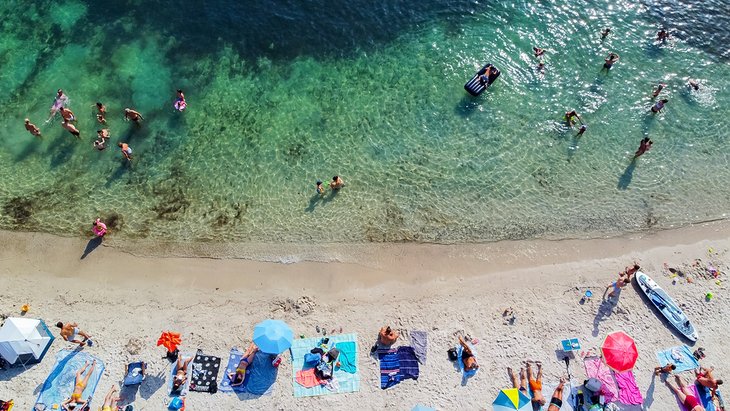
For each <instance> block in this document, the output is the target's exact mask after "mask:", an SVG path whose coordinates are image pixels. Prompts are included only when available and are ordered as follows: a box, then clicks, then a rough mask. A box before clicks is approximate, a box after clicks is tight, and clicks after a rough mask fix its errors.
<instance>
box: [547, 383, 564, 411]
mask: <svg viewBox="0 0 730 411" xmlns="http://www.w3.org/2000/svg"><path fill="white" fill-rule="evenodd" d="M563 385H565V378H561V379H560V384H558V386H557V387H555V391H553V397H552V398H550V406H549V407H548V411H560V407H562V406H563Z"/></svg>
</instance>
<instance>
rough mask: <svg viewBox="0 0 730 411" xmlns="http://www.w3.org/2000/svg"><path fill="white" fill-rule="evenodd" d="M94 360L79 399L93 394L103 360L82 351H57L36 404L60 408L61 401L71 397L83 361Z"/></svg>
mask: <svg viewBox="0 0 730 411" xmlns="http://www.w3.org/2000/svg"><path fill="white" fill-rule="evenodd" d="M94 360H96V366H94V372H93V373H92V374H91V377H89V381H88V383H87V384H86V388H84V392H83V394H82V395H81V399H84V400H85V399H88V398H90V397H92V396H93V395H94V391H96V386H97V385H98V384H99V379H101V375H102V374H103V373H104V362H103V361H102V360H100V359H99V358H96V357H94V356H92V355H89V354H87V353H85V352H82V351H75V350H74V351H71V350H61V351H59V352H58V354H56V365H55V366H54V367H53V370H52V371H51V373H50V374H49V375H48V377H47V378H46V381H45V382H44V383H43V386H42V387H41V392H40V393H39V394H38V399H37V400H36V404H45V405H46V408H47V409H49V410H50V409H53V406H54V405H56V404H58V406H59V408H58V409H60V405H61V403H62V402H63V401H65V400H66V399H68V398H69V397H71V393H73V389H74V383H75V381H76V372H77V371H78V370H79V369H81V368H82V367H83V366H84V363H86V362H87V361H88V362H89V364H91V362H92V361H94ZM89 367H91V365H89ZM87 370H88V368H87ZM87 372H88V371H87ZM84 375H86V374H84Z"/></svg>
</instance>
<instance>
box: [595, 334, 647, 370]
mask: <svg viewBox="0 0 730 411" xmlns="http://www.w3.org/2000/svg"><path fill="white" fill-rule="evenodd" d="M601 353H602V354H603V361H605V362H606V365H608V366H609V367H610V368H612V369H613V370H614V371H616V372H624V371H628V370H630V369H632V368H634V364H636V360H637V359H638V358H639V350H638V349H637V348H636V342H634V339H633V338H631V337H629V335H628V334H626V333H625V332H623V331H615V332H612V333H610V334H608V335H607V336H606V339H605V340H603V345H602V346H601Z"/></svg>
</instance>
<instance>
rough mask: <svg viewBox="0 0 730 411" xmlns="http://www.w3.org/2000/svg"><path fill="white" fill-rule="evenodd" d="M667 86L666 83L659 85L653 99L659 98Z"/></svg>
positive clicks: (652, 95)
mask: <svg viewBox="0 0 730 411" xmlns="http://www.w3.org/2000/svg"><path fill="white" fill-rule="evenodd" d="M666 86H667V85H666V84H664V83H659V85H658V86H657V87H656V90H654V92H653V93H652V94H651V97H652V98H657V96H658V95H659V93H661V92H662V90H664V87H666Z"/></svg>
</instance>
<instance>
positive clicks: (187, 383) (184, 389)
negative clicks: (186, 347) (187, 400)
mask: <svg viewBox="0 0 730 411" xmlns="http://www.w3.org/2000/svg"><path fill="white" fill-rule="evenodd" d="M178 358H182V359H183V361H185V360H187V359H188V358H193V355H192V354H183V353H180V354H179V357H178ZM176 373H177V360H175V362H174V363H172V364H171V367H170V378H169V379H168V381H167V393H168V394H169V395H170V396H172V397H177V396H180V397H182V396H184V395H187V394H188V389H189V388H190V379H191V378H192V375H193V362H192V361H190V362H189V363H188V369H187V374H186V375H187V378H186V379H185V383H184V384H183V385H182V386H180V389H178V390H175V391H173V389H172V381H173V380H174V379H175V374H176Z"/></svg>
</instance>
